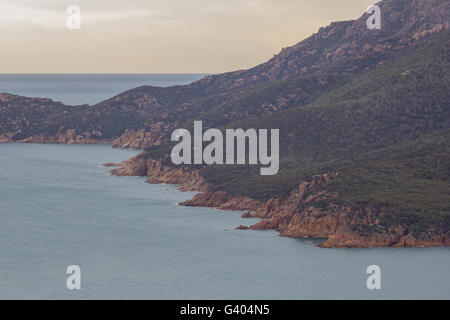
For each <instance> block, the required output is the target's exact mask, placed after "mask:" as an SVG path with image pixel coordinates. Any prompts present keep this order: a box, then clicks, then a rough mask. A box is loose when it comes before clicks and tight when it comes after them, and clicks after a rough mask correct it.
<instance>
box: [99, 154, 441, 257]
mask: <svg viewBox="0 0 450 320" xmlns="http://www.w3.org/2000/svg"><path fill="white" fill-rule="evenodd" d="M105 166H109V167H110V166H116V167H117V168H116V169H114V170H112V171H111V174H113V175H116V176H147V181H146V182H148V183H154V184H160V183H163V184H176V185H178V186H179V188H178V189H179V190H181V191H197V192H200V193H199V194H197V195H196V196H194V198H192V199H191V200H188V201H185V202H182V203H180V205H182V206H192V207H210V208H216V209H220V210H232V211H245V213H244V214H243V215H242V217H243V218H260V219H261V220H260V222H258V223H256V224H254V225H252V226H249V227H248V226H243V225H241V226H239V227H237V229H240V230H247V229H252V230H268V229H271V230H276V231H278V232H279V233H280V235H281V236H284V237H299V238H316V239H325V241H324V242H322V243H321V244H319V246H320V247H322V248H372V247H435V246H441V247H443V246H445V247H448V246H450V232H447V233H446V234H438V233H436V234H431V235H427V236H426V237H420V238H419V237H415V236H414V235H413V234H412V233H411V232H409V231H408V229H407V228H406V227H402V226H396V227H394V228H392V229H390V230H382V231H381V232H380V231H379V230H378V231H377V232H373V231H372V232H370V231H369V232H368V231H355V229H358V227H359V226H365V227H366V228H367V227H368V228H369V229H375V230H376V229H377V228H378V227H380V218H381V217H382V216H383V214H384V208H382V207H381V208H376V207H372V206H359V207H351V206H345V205H335V204H327V206H326V207H318V206H317V203H320V202H321V201H322V200H324V199H330V197H331V198H333V197H337V195H336V194H330V193H328V192H326V191H323V190H321V188H320V187H321V186H323V185H326V184H327V183H328V182H329V181H331V180H332V179H334V178H336V177H337V176H338V173H337V172H334V173H330V174H324V175H317V176H314V177H313V178H312V180H311V181H303V182H300V183H299V186H298V188H297V189H295V190H293V191H292V192H291V194H290V195H289V196H288V197H287V198H276V199H270V200H268V201H259V200H254V199H250V198H247V197H242V196H232V195H229V194H227V193H226V192H210V191H209V190H210V188H209V185H208V183H207V182H206V181H205V180H204V179H203V178H202V177H201V174H200V171H199V170H198V169H193V170H191V169H185V168H182V167H176V168H175V167H171V166H167V165H163V163H162V161H160V160H151V159H143V158H139V156H137V157H134V158H131V159H129V160H127V161H124V162H123V163H121V164H105ZM322 203H323V202H322Z"/></svg>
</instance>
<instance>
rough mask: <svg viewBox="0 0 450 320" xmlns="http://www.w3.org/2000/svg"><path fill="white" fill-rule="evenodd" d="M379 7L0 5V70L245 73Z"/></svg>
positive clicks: (368, 0) (316, 0) (138, 0)
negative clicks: (73, 14) (74, 25)
mask: <svg viewBox="0 0 450 320" xmlns="http://www.w3.org/2000/svg"><path fill="white" fill-rule="evenodd" d="M376 2H377V1H374V0H126V1H123V0H120V1H119V0H70V1H66V0H0V31H1V37H0V41H1V46H0V73H221V72H227V71H233V70H238V69H246V68H250V67H253V66H255V65H258V64H260V63H263V62H265V61H267V60H268V59H270V58H271V57H273V55H274V54H277V53H278V52H279V51H280V50H281V48H283V47H288V46H291V45H294V44H295V43H297V42H299V41H301V40H302V39H304V38H307V37H308V36H310V35H312V34H313V33H315V32H317V30H318V29H319V28H320V27H324V26H327V25H329V24H330V23H331V22H333V21H342V20H349V19H356V18H358V17H360V16H361V15H362V14H363V13H364V12H365V10H366V9H367V7H368V6H369V5H371V4H374V3H376ZM71 5H76V6H78V7H79V8H80V12H81V20H80V22H81V25H80V29H72V30H71V29H69V28H68V27H67V19H68V18H70V15H69V14H68V13H67V8H68V7H69V6H71ZM71 21H72V20H71Z"/></svg>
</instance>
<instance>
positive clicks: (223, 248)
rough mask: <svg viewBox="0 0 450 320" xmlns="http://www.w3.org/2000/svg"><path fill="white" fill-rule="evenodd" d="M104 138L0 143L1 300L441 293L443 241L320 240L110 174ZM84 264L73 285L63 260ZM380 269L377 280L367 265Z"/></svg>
mask: <svg viewBox="0 0 450 320" xmlns="http://www.w3.org/2000/svg"><path fill="white" fill-rule="evenodd" d="M135 154H136V152H135V151H129V150H117V149H113V148H111V147H110V146H109V145H38V144H0V299H24V298H29V299H104V298H105V299H106V298H111V299H118V298H123V299H312V298H325V299H331V298H338V299H349V298H354V299H387V298H393V299H406V298H414V299H416V298H424V299H432V298H437V299H449V298H450V272H449V266H450V249H449V248H415V249H390V248H378V249H320V248H318V247H316V246H315V243H317V241H312V240H309V239H291V238H281V237H279V236H278V235H277V233H276V232H274V231H240V230H235V229H234V228H235V227H236V226H238V225H240V224H245V225H248V224H250V223H253V222H255V221H254V220H247V219H242V218H241V217H240V215H241V212H227V211H218V210H213V209H207V208H186V207H180V206H178V205H177V203H178V202H180V201H184V200H187V199H189V198H191V197H192V196H193V195H194V193H191V192H186V193H183V192H178V191H176V188H175V186H172V185H150V184H146V183H144V181H145V179H144V178H141V177H115V176H111V175H109V174H108V170H109V169H108V168H104V167H101V164H102V163H105V162H119V161H122V160H125V159H128V158H130V157H132V156H133V155H135ZM69 265H78V266H79V267H80V268H81V290H68V289H67V288H66V279H67V277H68V274H66V269H67V267H68V266H69ZM370 265H378V266H380V268H381V288H382V289H381V290H373V291H370V290H368V289H367V287H366V279H367V277H368V275H367V274H366V269H367V267H368V266H370Z"/></svg>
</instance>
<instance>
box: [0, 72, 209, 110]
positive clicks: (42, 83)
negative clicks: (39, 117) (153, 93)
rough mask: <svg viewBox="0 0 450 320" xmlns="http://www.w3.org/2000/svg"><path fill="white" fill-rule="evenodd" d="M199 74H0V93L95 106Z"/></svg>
mask: <svg viewBox="0 0 450 320" xmlns="http://www.w3.org/2000/svg"><path fill="white" fill-rule="evenodd" d="M203 76H204V75H203V74H0V93H5V92H6V93H12V94H17V95H22V96H26V97H40V98H52V99H53V100H56V101H61V102H63V103H65V104H67V105H79V104H96V103H98V102H101V101H103V100H105V99H108V98H111V97H113V96H115V95H117V94H119V93H121V92H123V91H126V90H129V89H133V88H136V87H139V86H143V85H152V86H156V87H168V86H173V85H181V84H187V83H190V82H193V81H196V80H199V79H201V78H202V77H203Z"/></svg>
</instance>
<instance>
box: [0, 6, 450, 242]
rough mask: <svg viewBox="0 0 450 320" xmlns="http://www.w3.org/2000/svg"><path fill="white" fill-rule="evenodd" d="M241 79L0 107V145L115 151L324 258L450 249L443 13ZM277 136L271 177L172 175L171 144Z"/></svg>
mask: <svg viewBox="0 0 450 320" xmlns="http://www.w3.org/2000/svg"><path fill="white" fill-rule="evenodd" d="M379 5H380V7H381V9H382V13H383V25H382V29H381V30H376V31H374V30H368V29H367V27H366V25H365V23H366V19H367V15H363V16H362V17H361V18H359V19H357V20H353V21H344V22H336V23H332V24H331V25H330V26H328V27H326V28H321V29H320V30H319V31H318V33H316V34H314V35H313V36H311V37H309V38H308V39H305V40H303V41H301V42H300V43H298V44H296V45H294V46H292V47H290V48H286V49H283V50H282V51H281V53H280V54H278V55H276V56H275V57H274V58H273V59H271V60H269V61H268V62H266V63H264V64H261V65H259V66H256V67H255V68H252V69H249V70H241V71H236V72H230V73H226V74H222V75H214V76H208V77H205V78H204V79H201V80H199V81H197V82H194V83H192V84H189V85H185V86H175V87H169V88H156V87H150V86H143V87H139V88H136V89H132V90H129V91H127V92H124V93H122V94H119V95H117V96H115V97H113V98H111V99H108V100H106V101H103V102H101V103H99V104H97V105H94V106H64V105H62V104H61V103H57V102H53V101H51V100H49V99H32V98H23V97H18V96H12V95H8V94H2V95H0V142H1V141H24V142H62V143H96V142H106V141H107V142H112V143H113V146H115V147H122V148H136V149H143V150H145V151H144V152H143V153H141V154H140V155H139V156H137V157H135V158H133V159H130V160H128V161H126V162H124V163H123V164H121V166H119V168H117V169H115V170H114V171H113V173H114V174H117V175H143V176H148V181H149V182H153V183H176V184H180V185H181V186H182V188H183V189H185V190H198V191H202V193H201V194H200V195H198V196H196V197H195V198H194V199H192V200H191V201H187V202H186V203H184V205H190V206H211V207H218V208H221V209H233V210H248V212H246V214H245V217H257V218H262V219H263V220H262V221H261V222H260V223H258V224H256V225H254V226H252V228H254V229H277V230H278V231H279V232H280V233H281V234H282V235H284V236H295V237H316V238H327V239H328V241H326V242H325V243H324V244H323V246H329V247H360V246H366V247H367V246H431V245H446V246H447V245H450V227H449V226H450V180H449V176H450V174H449V173H450V167H449V164H450V161H449V160H450V144H449V141H450V139H449V138H450V136H449V135H450V132H449V130H450V93H449V92H450V47H449V46H450V31H449V29H450V27H449V23H448V21H450V19H449V18H450V3H449V2H448V1H445V0H429V1H423V0H385V1H382V2H380V3H379ZM195 120H202V121H203V125H204V127H216V128H221V129H225V128H244V129H245V128H279V129H280V171H279V173H278V174H277V175H275V176H260V174H259V166H226V165H220V166H218V165H215V166H195V167H190V166H184V167H176V166H174V165H173V164H172V163H171V161H170V159H169V153H170V150H171V147H172V146H173V144H171V143H169V142H168V141H169V137H170V134H171V132H172V131H173V130H174V129H176V128H180V127H183V128H188V129H190V128H192V125H193V122H194V121H195Z"/></svg>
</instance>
